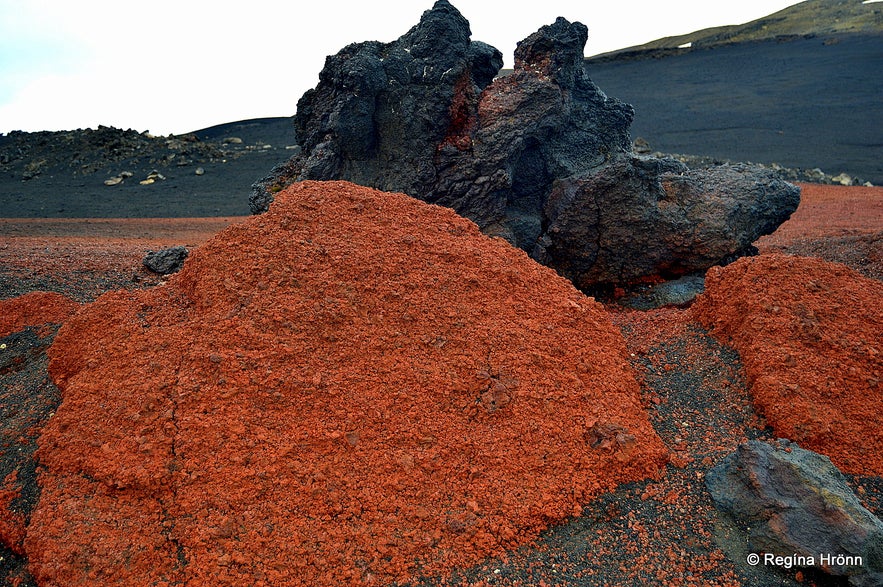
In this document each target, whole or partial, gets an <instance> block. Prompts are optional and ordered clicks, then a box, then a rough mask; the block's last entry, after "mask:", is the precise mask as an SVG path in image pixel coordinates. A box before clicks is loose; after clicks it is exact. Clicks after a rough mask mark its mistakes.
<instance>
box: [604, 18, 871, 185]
mask: <svg viewBox="0 0 883 587" xmlns="http://www.w3.org/2000/svg"><path fill="white" fill-rule="evenodd" d="M590 34H591V31H590ZM586 70H587V71H588V73H589V76H590V77H591V78H592V80H593V81H594V82H595V83H596V84H598V85H599V86H600V87H601V89H602V90H604V92H605V93H606V94H607V95H609V96H614V97H616V98H619V99H621V100H623V101H625V102H628V103H630V104H632V105H633V106H634V107H635V111H636V115H635V121H634V123H633V124H632V137H633V138H635V137H643V138H644V139H646V140H647V141H648V142H649V143H650V146H651V147H652V148H653V149H654V150H657V151H662V152H666V153H689V154H692V155H707V156H711V157H718V158H724V159H730V160H733V161H752V162H755V163H778V164H780V165H782V166H785V167H798V168H808V169H813V168H820V169H822V170H823V171H825V172H827V173H829V174H832V175H837V174H839V173H841V172H845V173H847V174H851V175H853V176H859V177H862V178H864V179H865V180H868V181H870V182H871V183H873V184H874V185H883V99H881V96H883V75H880V72H881V71H883V35H879V34H878V35H869V34H863V35H837V36H817V37H809V38H796V39H791V40H788V41H775V40H773V41H764V42H757V43H743V44H735V45H727V46H719V47H714V48H710V49H697V50H694V51H691V52H688V53H684V54H681V55H676V56H670V57H662V58H659V59H652V58H651V59H637V60H634V59H628V60H617V61H601V62H595V61H592V60H589V61H588V62H587V65H586Z"/></svg>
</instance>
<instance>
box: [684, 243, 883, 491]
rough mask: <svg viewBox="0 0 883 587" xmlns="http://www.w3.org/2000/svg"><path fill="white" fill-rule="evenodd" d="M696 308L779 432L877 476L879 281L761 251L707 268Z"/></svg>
mask: <svg viewBox="0 0 883 587" xmlns="http://www.w3.org/2000/svg"><path fill="white" fill-rule="evenodd" d="M693 311H694V312H695V315H696V317H697V318H698V319H699V320H700V321H701V322H702V323H703V324H704V325H705V326H706V327H707V328H710V329H712V332H713V334H715V335H716V336H719V337H722V339H723V340H724V341H725V342H727V343H729V344H732V345H733V346H734V347H735V348H736V350H737V351H739V354H740V355H741V357H742V361H743V362H744V365H745V371H746V373H747V375H748V379H749V381H750V383H751V393H752V395H753V396H754V403H755V406H756V407H757V408H758V410H759V412H760V413H761V414H762V415H763V416H764V417H765V418H766V421H767V423H768V424H769V425H771V426H772V427H773V429H774V430H775V431H776V433H777V434H778V435H780V436H783V437H785V438H788V439H790V440H793V441H795V442H797V443H798V444H800V445H801V446H803V447H804V448H808V449H811V450H814V451H816V452H819V453H822V454H825V455H827V456H829V457H830V458H831V460H832V461H833V462H834V464H835V465H837V466H838V467H839V468H840V469H842V470H844V471H846V472H849V473H855V474H861V475H883V458H881V455H883V417H881V414H883V381H881V377H883V348H881V333H883V282H880V281H877V280H875V279H869V278H867V277H863V276H862V275H860V274H859V273H857V272H855V271H853V270H852V269H849V268H848V267H845V266H843V265H840V264H837V263H829V262H827V261H822V260H820V259H815V258H810V257H791V256H786V255H780V254H771V255H761V256H759V257H751V258H742V259H739V260H738V261H736V262H735V263H733V264H732V265H729V266H727V267H725V268H720V267H714V268H712V269H710V270H709V271H708V274H707V277H706V292H705V294H703V295H702V296H701V297H700V298H699V299H698V300H697V302H696V304H695V305H694V306H693Z"/></svg>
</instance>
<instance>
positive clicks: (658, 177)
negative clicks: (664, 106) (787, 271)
mask: <svg viewBox="0 0 883 587" xmlns="http://www.w3.org/2000/svg"><path fill="white" fill-rule="evenodd" d="M799 199H800V190H799V189H798V188H797V187H795V186H792V185H791V184H789V183H786V182H784V181H782V180H780V179H778V178H777V177H776V176H775V174H774V173H773V172H772V171H768V170H764V169H761V168H759V167H755V166H749V165H732V166H730V165H721V166H718V167H711V168H707V169H702V170H687V169H686V168H685V167H683V166H682V165H681V164H680V163H678V162H676V161H674V160H673V159H656V158H648V157H638V156H634V155H621V156H618V157H616V158H614V159H611V161H610V162H609V163H607V164H606V165H605V166H604V167H603V168H601V169H600V170H599V171H598V172H596V173H594V174H591V175H583V176H577V177H571V178H567V179H564V180H561V181H558V182H556V184H555V185H554V186H553V188H552V190H551V192H550V194H549V196H548V197H547V199H546V205H545V210H544V212H545V214H544V218H545V222H546V223H547V229H546V231H545V232H544V233H543V235H542V237H541V238H540V239H539V240H538V241H537V243H536V245H535V247H534V248H533V250H532V252H531V253H532V256H533V257H534V258H535V259H537V260H538V261H540V262H541V263H544V264H546V265H549V266H551V267H554V268H555V269H556V270H557V271H558V272H559V273H560V274H561V275H563V276H565V277H567V278H569V279H571V280H572V281H573V282H574V283H575V284H576V285H577V286H578V287H581V288H588V287H591V286H592V285H593V284H596V283H605V282H606V283H617V282H618V283H628V282H630V281H634V280H636V279H638V278H640V277H642V276H656V275H658V276H662V277H666V278H671V277H677V276H680V275H684V274H688V273H691V272H697V271H704V270H705V269H707V268H708V267H711V266H713V265H717V264H726V263H728V262H730V261H732V260H734V259H735V258H736V257H738V256H741V255H744V254H755V253H756V252H757V250H756V249H755V248H754V246H753V245H752V244H751V243H753V242H754V241H755V240H757V239H758V238H759V237H760V236H762V235H764V234H769V233H771V232H773V231H774V230H775V229H776V227H777V226H778V225H779V224H781V223H782V222H783V221H784V220H786V219H787V217H788V216H789V215H790V214H791V212H792V211H793V210H794V209H795V208H796V207H797V204H798V202H799Z"/></svg>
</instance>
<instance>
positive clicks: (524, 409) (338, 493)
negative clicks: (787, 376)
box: [25, 181, 668, 586]
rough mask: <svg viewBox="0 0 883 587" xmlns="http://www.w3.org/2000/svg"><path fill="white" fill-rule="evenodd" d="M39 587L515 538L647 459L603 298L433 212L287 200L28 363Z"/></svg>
mask: <svg viewBox="0 0 883 587" xmlns="http://www.w3.org/2000/svg"><path fill="white" fill-rule="evenodd" d="M50 358H51V363H50V372H51V374H52V376H53V378H54V380H55V382H56V383H57V384H58V386H59V388H60V389H61V391H62V396H63V401H62V404H61V406H60V407H59V408H58V410H57V412H56V414H55V415H54V416H53V417H52V419H51V420H50V421H49V423H48V424H47V426H46V428H45V429H44V431H43V435H42V437H41V439H40V448H39V458H40V462H41V463H42V466H43V467H44V471H43V472H42V474H41V486H42V493H41V496H40V501H39V504H38V506H37V508H36V509H35V511H34V512H33V514H32V517H31V522H30V526H29V528H28V535H27V538H26V540H25V547H26V552H27V554H28V556H29V560H30V567H31V570H32V572H33V573H34V575H35V576H36V578H37V579H38V580H40V581H43V582H44V583H45V584H64V585H68V586H72V585H95V584H98V583H101V584H107V585H111V584H112V585H133V584H138V585H161V584H207V583H212V584H249V585H331V586H333V585H353V584H360V583H363V582H364V583H370V582H376V583H378V584H388V583H390V582H392V581H403V580H406V579H408V578H410V577H414V576H418V575H422V576H432V575H437V574H445V573H447V572H448V571H450V570H451V569H452V568H454V567H455V566H464V565H470V564H473V563H476V562H477V561H478V560H479V559H481V558H482V557H485V556H488V555H493V554H499V553H501V552H502V551H503V550H504V549H507V548H512V547H515V546H517V545H520V544H523V543H525V542H527V541H529V540H531V539H533V538H535V537H536V536H537V535H538V533H539V532H540V531H541V530H542V529H544V528H546V527H548V526H549V525H550V524H555V523H557V522H560V521H562V520H564V519H566V518H567V517H569V516H572V515H577V514H579V513H580V512H581V509H582V507H583V506H584V505H585V504H586V503H587V502H588V501H589V500H590V499H592V498H593V497H594V496H597V495H599V494H600V493H602V492H605V491H607V490H609V489H611V488H613V487H614V486H616V485H617V484H619V483H622V482H625V481H629V480H635V479H642V478H646V477H648V476H654V475H657V474H658V473H659V470H660V467H661V466H662V465H663V464H664V463H665V462H666V461H667V456H668V455H667V451H666V449H665V448H664V446H663V445H662V443H661V441H660V439H659V438H658V437H657V436H656V434H655V433H654V431H653V429H652V427H651V426H650V424H649V421H648V417H647V415H646V414H645V413H644V411H643V410H642V409H641V406H640V399H639V395H640V392H639V388H638V384H637V382H636V380H635V377H634V375H633V372H632V371H631V369H630V367H629V366H628V363H627V360H626V349H625V344H624V341H623V339H622V336H621V334H620V332H619V331H618V330H617V329H616V328H615V327H614V326H613V325H612V323H611V322H610V320H609V318H608V316H607V314H606V313H605V311H604V310H603V308H602V306H600V305H599V304H598V303H596V302H595V301H594V300H592V299H591V298H587V297H585V296H584V295H583V294H581V293H580V292H578V291H577V290H576V289H575V288H574V287H573V286H572V285H571V284H570V283H568V282H567V281H566V280H564V279H562V278H561V277H559V276H558V275H556V274H555V273H554V272H553V271H551V270H550V269H548V268H546V267H543V266H541V265H539V264H537V263H535V262H533V261H532V260H530V259H529V258H528V257H527V255H526V254H525V253H524V252H522V251H520V250H518V249H515V248H513V247H510V246H509V245H508V244H507V243H505V242H503V241H501V240H499V239H492V238H488V237H486V236H484V235H482V234H481V233H480V231H479V230H478V228H477V226H476V225H475V224H473V223H472V222H469V221H468V220H465V219H463V218H461V217H459V216H457V215H456V214H455V213H454V212H453V211H451V210H449V209H446V208H442V207H438V206H430V205H427V204H425V203H422V202H420V201H418V200H416V199H413V198H409V197H407V196H405V195H403V194H388V193H381V192H377V191H375V190H372V189H368V188H364V187H360V186H356V185H354V184H350V183H347V182H327V183H325V182H310V181H306V182H301V183H296V184H294V185H292V186H290V187H289V188H287V189H286V190H284V191H283V192H280V193H279V194H277V198H276V200H275V202H274V204H273V205H272V206H271V207H270V209H269V211H268V212H267V213H266V214H263V215H260V216H254V217H252V218H250V219H248V220H247V221H245V222H243V223H240V224H237V225H234V226H231V227H229V228H227V229H225V230H224V231H222V232H221V233H219V234H218V235H217V236H215V237H214V238H213V239H211V240H210V241H208V242H207V243H205V244H204V245H203V246H201V247H200V248H199V249H197V250H195V251H194V252H193V253H192V254H191V256H190V258H189V259H188V261H187V263H186V264H185V266H184V268H183V269H182V270H181V271H180V272H179V273H177V274H175V275H173V276H172V277H170V278H169V280H168V282H167V283H166V284H165V285H164V286H162V287H157V288H153V289H151V290H141V291H117V292H111V293H108V294H106V295H104V296H102V297H100V298H99V299H98V300H96V301H95V302H94V303H93V304H91V305H89V306H88V307H86V308H84V309H83V310H82V311H81V312H79V313H78V314H77V315H76V316H74V317H73V318H71V319H69V320H68V321H67V322H66V323H65V325H64V326H63V327H62V328H61V330H60V331H59V334H58V336H57V338H56V340H55V343H54V344H53V346H52V347H51V348H50Z"/></svg>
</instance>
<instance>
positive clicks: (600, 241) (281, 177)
mask: <svg viewBox="0 0 883 587" xmlns="http://www.w3.org/2000/svg"><path fill="white" fill-rule="evenodd" d="M587 38H588V31H587V28H586V27H585V26H584V25H583V24H581V23H578V22H573V23H571V22H569V21H567V20H565V19H564V18H558V19H557V20H556V21H555V22H554V23H553V24H551V25H548V26H544V27H542V28H541V29H539V31H537V32H536V33H534V34H532V35H530V36H529V37H527V38H526V39H524V40H523V41H521V42H520V43H519V44H518V46H517V48H516V50H515V70H514V73H512V74H511V75H507V76H503V77H499V78H497V79H493V78H494V75H495V74H496V73H497V71H498V70H499V68H500V66H501V63H502V62H501V59H500V53H499V51H497V50H496V49H493V48H492V47H489V46H488V45H486V44H483V43H479V42H476V41H471V40H470V31H469V24H468V22H467V21H466V20H465V19H464V18H463V16H462V15H461V14H460V13H459V12H458V11H457V10H456V9H455V8H454V7H453V6H451V5H450V4H449V3H448V2H446V1H445V0H439V1H438V2H436V3H435V5H434V6H433V8H432V9H431V10H428V11H427V12H425V13H424V14H423V17H422V18H421V20H420V23H419V24H418V25H417V26H415V27H414V28H413V29H411V30H410V31H409V32H408V33H406V34H405V35H404V36H402V37H401V38H399V39H398V40H396V41H394V42H392V43H388V44H384V43H378V42H366V43H360V44H353V45H349V46H347V47H346V48H344V49H343V50H341V51H340V52H339V53H338V54H337V55H334V56H331V57H329V58H328V59H327V61H326V63H325V67H324V69H323V70H322V72H321V74H320V76H319V80H320V81H319V84H318V85H317V86H316V88H315V89H313V90H310V91H308V92H307V93H306V94H304V96H303V97H302V98H301V100H300V101H299V102H298V107H297V115H296V116H295V126H296V131H297V141H298V144H299V146H300V147H301V149H300V151H299V152H298V153H297V154H296V155H294V156H293V157H292V158H291V159H290V160H289V161H287V162H285V163H283V164H281V165H279V166H278V167H276V168H275V169H274V170H273V171H271V173H270V174H269V176H268V177H266V178H264V179H262V180H260V181H259V182H257V183H256V184H255V185H254V190H253V193H252V196H251V198H250V205H251V209H252V211H253V212H255V213H260V212H262V211H263V210H265V209H266V207H267V205H268V203H269V202H270V201H272V199H273V194H274V193H275V192H276V191H278V190H279V189H282V187H284V186H286V185H289V184H290V183H292V182H294V181H299V180H304V179H320V180H328V179H345V180H348V181H352V182H355V183H358V184H361V185H366V186H370V187H375V188H378V189H382V190H388V191H396V192H404V193H407V194H409V195H411V196H414V197H416V198H420V199H422V200H425V201H427V202H431V203H436V204H440V205H443V206H447V207H450V208H453V209H454V210H456V211H457V212H458V213H460V214H461V215H463V216H465V217H467V218H470V219H472V220H473V221H475V222H476V223H477V224H478V225H479V227H480V228H481V229H482V230H483V231H484V232H486V233H488V234H492V235H497V236H502V237H504V238H506V239H507V240H508V241H509V242H511V243H513V244H514V245H516V246H518V247H520V248H522V249H524V250H525V251H527V252H528V253H529V254H530V255H531V256H532V257H533V258H534V259H536V260H539V261H540V262H542V263H544V264H546V265H549V266H550V267H553V268H554V269H556V270H557V271H559V273H561V274H562V275H565V276H566V277H568V278H570V279H571V280H572V281H574V283H576V284H577V285H578V286H579V287H581V288H583V289H589V288H591V287H593V286H595V285H598V284H618V283H629V282H635V281H640V280H642V279H645V278H647V277H658V276H662V277H669V276H677V275H682V274H685V273H689V272H691V271H697V270H705V269H707V268H708V267H710V266H711V265H713V264H715V263H721V262H726V261H728V260H731V259H732V258H735V257H736V256H739V255H741V254H744V253H746V252H750V251H751V250H752V249H751V243H752V242H753V241H754V240H756V239H757V238H758V237H759V236H761V235H763V234H768V233H769V232H772V231H773V230H774V229H775V228H776V227H777V226H778V225H779V224H780V223H782V222H783V221H785V220H786V219H787V218H788V216H789V215H790V214H791V212H793V211H794V210H795V209H796V208H797V204H798V202H799V198H800V195H799V189H798V188H796V187H795V186H793V185H791V184H788V183H786V182H783V181H781V180H779V179H777V178H776V177H775V175H774V173H772V172H770V171H768V170H764V169H762V168H760V167H757V166H744V165H743V166H736V167H729V166H724V167H718V168H711V169H708V170H692V171H688V169H687V168H686V167H685V166H684V165H683V164H682V163H679V162H678V161H676V160H674V159H656V158H652V157H643V156H637V155H634V154H633V153H632V152H631V148H632V147H631V140H630V136H629V126H630V124H631V121H632V119H633V117H634V110H633V108H632V107H631V106H630V105H628V104H625V103H623V102H621V101H619V100H616V99H615V98H610V97H608V96H606V95H605V94H604V93H603V92H602V91H601V90H600V89H599V88H598V86H596V85H595V84H594V83H593V82H592V81H591V79H589V77H588V75H587V74H586V72H585V71H584V69H583V48H584V46H585V43H586V40H587ZM492 80H493V81H492Z"/></svg>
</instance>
